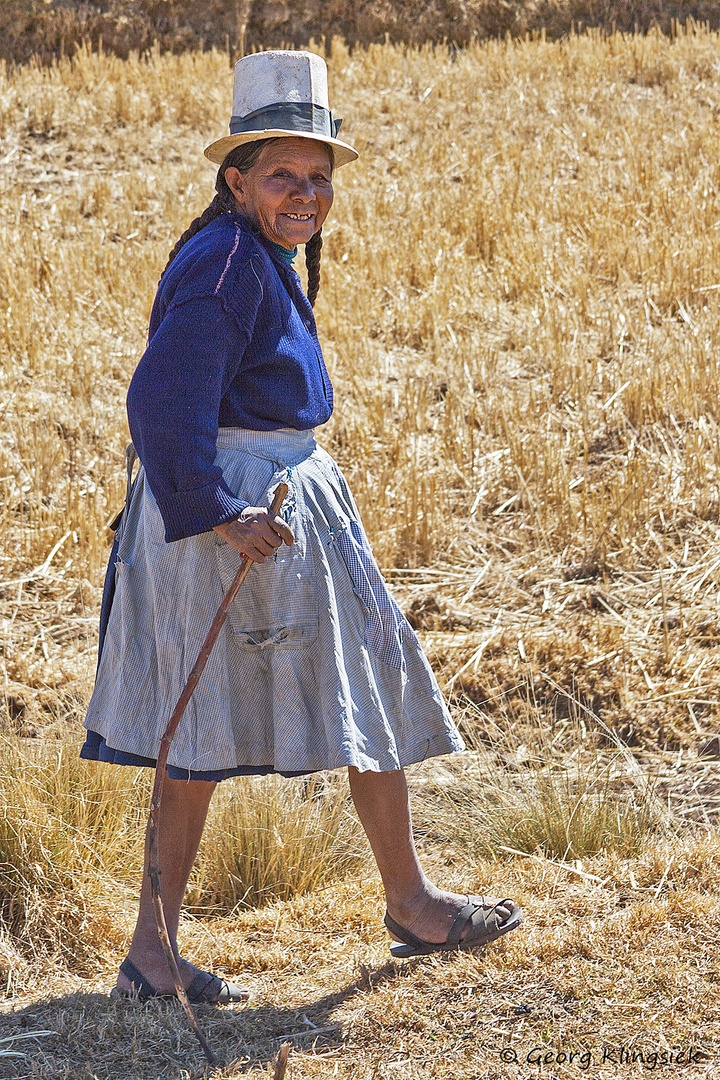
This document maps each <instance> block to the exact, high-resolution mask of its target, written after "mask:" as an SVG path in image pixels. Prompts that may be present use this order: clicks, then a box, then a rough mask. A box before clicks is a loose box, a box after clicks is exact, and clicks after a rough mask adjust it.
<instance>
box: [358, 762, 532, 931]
mask: <svg viewBox="0 0 720 1080" xmlns="http://www.w3.org/2000/svg"><path fill="white" fill-rule="evenodd" d="M348 775H349V779H350V791H351V792H352V797H353V802H354V803H355V808H356V810H357V812H358V816H359V818H360V821H361V822H362V826H363V828H364V829H365V832H366V833H367V838H368V840H369V841H370V847H371V848H372V850H373V854H374V856H375V859H376V862H377V864H378V869H379V871H380V877H381V878H382V882H383V886H384V888H385V898H386V900H387V908H388V912H389V914H390V915H391V917H392V918H393V919H395V921H396V922H398V923H400V925H401V926H404V927H405V929H406V930H410V931H411V933H413V934H415V935H416V937H419V938H422V939H423V940H424V941H432V942H441V941H445V939H446V938H447V935H448V932H449V930H450V927H451V926H452V924H453V922H454V920H455V918H456V917H457V914H458V912H459V911H460V910H461V908H463V907H464V906H465V904H466V902H467V896H460V895H457V894H455V893H447V892H442V891H441V890H440V889H438V888H436V887H435V885H433V884H432V882H431V881H429V879H428V878H427V877H426V875H425V872H424V871H423V869H422V867H421V866H420V862H419V860H418V857H417V852H416V850H415V841H414V840H413V834H412V821H411V818H410V806H409V802H408V789H407V782H406V780H405V773H404V772H403V770H402V769H398V770H397V771H394V772H381V773H374V772H359V771H358V770H357V769H354V768H350V769H348ZM497 910H498V917H499V918H500V920H501V921H503V922H504V921H505V919H507V918H508V916H509V915H510V910H509V909H508V908H506V907H498V909H497Z"/></svg>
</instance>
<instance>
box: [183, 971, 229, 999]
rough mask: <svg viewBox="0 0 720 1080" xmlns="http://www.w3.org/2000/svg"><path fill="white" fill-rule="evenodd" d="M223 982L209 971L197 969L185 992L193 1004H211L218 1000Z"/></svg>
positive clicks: (223, 985)
mask: <svg viewBox="0 0 720 1080" xmlns="http://www.w3.org/2000/svg"><path fill="white" fill-rule="evenodd" d="M224 987H225V983H224V982H223V980H222V979H220V978H218V976H217V975H212V974H211V973H210V972H209V971H199V972H198V973H197V975H196V976H195V978H194V979H193V981H192V982H191V983H190V985H189V986H188V988H187V990H186V991H185V993H186V994H187V996H188V1001H189V1002H191V1003H192V1004H193V1005H213V1004H214V1003H215V1002H216V1001H219V999H220V995H221V993H222V991H223V988H224Z"/></svg>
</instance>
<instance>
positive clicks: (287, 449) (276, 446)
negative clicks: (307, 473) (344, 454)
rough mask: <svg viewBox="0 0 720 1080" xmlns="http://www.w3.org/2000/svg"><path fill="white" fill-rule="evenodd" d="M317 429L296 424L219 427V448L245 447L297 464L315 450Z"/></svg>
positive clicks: (255, 453) (270, 458) (280, 461)
mask: <svg viewBox="0 0 720 1080" xmlns="http://www.w3.org/2000/svg"><path fill="white" fill-rule="evenodd" d="M316 446H317V443H316V442H315V432H314V430H313V429H312V428H310V429H309V430H308V431H298V430H297V428H277V429H276V430H275V431H251V430H250V429H248V428H238V427H226V428H220V430H219V432H218V437H217V448H218V450H244V451H245V453H247V454H252V455H253V456H254V457H261V458H265V459H266V460H267V461H273V462H277V463H278V464H279V465H281V466H287V465H298V464H299V463H300V462H301V461H304V460H305V458H307V457H309V456H310V454H312V452H313V450H315V448H316Z"/></svg>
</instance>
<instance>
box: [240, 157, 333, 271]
mask: <svg viewBox="0 0 720 1080" xmlns="http://www.w3.org/2000/svg"><path fill="white" fill-rule="evenodd" d="M225 180H226V181H227V185H228V187H229V188H230V190H231V191H232V193H233V195H234V196H235V201H236V203H237V205H238V207H239V208H240V211H241V212H242V213H243V214H244V215H245V217H246V218H248V220H249V221H251V222H252V223H253V225H255V226H256V228H258V229H259V230H260V232H261V233H262V234H263V236H264V237H266V239H268V240H272V241H273V242H274V243H276V244H280V246H281V247H284V248H287V249H288V250H289V251H292V249H293V248H294V247H296V246H297V245H298V244H306V243H307V242H308V240H310V239H311V237H312V236H313V234H314V233H316V232H317V231H318V229H319V228H320V227H321V225H322V224H323V222H324V221H325V218H326V217H327V215H328V211H329V210H330V207H331V206H332V201H333V187H332V167H331V164H330V153H329V151H328V148H327V147H326V146H324V145H323V143H321V142H315V141H314V140H312V139H293V138H287V139H278V141H277V142H272V143H270V144H269V146H265V147H263V149H262V151H261V153H260V157H259V158H258V160H257V161H256V162H255V164H254V165H253V166H252V168H251V169H250V170H249V171H248V172H246V173H244V174H243V173H241V172H240V170H239V169H235V168H233V167H232V166H231V167H230V168H228V169H226V170H225Z"/></svg>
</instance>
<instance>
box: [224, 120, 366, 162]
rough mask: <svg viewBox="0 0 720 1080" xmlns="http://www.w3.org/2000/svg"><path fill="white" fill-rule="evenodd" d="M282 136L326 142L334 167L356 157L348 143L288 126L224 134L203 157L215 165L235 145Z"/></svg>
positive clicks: (355, 152)
mask: <svg viewBox="0 0 720 1080" xmlns="http://www.w3.org/2000/svg"><path fill="white" fill-rule="evenodd" d="M282 138H292V139H312V141H313V142H321V143H327V144H328V146H332V148H333V156H334V161H335V168H340V166H341V165H347V164H348V163H349V162H351V161H355V159H356V158H357V157H358V152H357V150H355V148H354V147H352V146H350V145H349V144H348V143H344V142H341V141H340V139H333V138H332V137H331V136H329V135H319V134H317V133H316V132H314V131H290V130H289V129H288V128H265V129H264V130H262V131H241V132H238V133H237V135H226V136H225V138H224V139H217V141H216V142H214V143H210V145H209V146H207V147H206V148H205V157H206V158H207V159H208V161H212V162H213V163H214V164H215V165H222V163H223V161H224V160H225V158H226V157H227V156H228V154H229V153H230V151H231V150H234V149H235V147H236V146H243V145H244V144H245V143H249V142H258V141H260V140H262V139H282Z"/></svg>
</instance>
